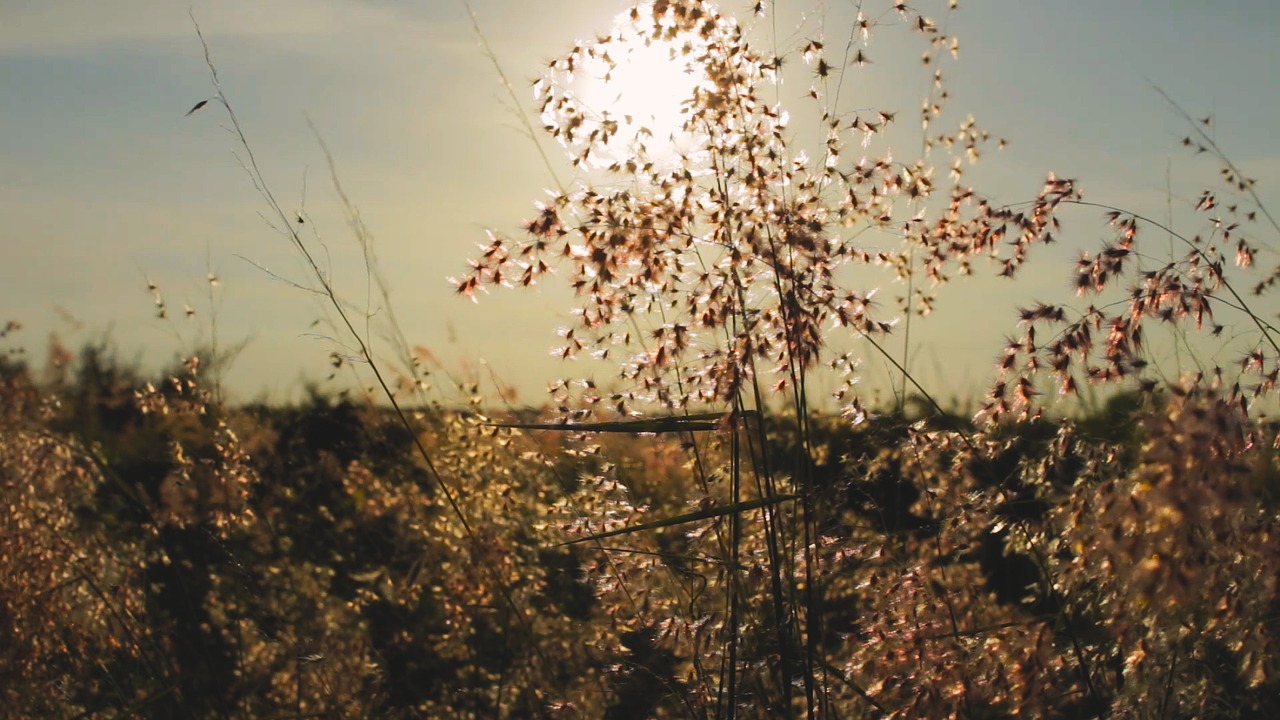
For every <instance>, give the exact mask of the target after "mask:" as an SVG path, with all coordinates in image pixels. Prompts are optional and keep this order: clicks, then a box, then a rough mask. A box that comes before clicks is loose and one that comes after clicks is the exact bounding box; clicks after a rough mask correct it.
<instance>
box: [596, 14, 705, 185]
mask: <svg viewBox="0 0 1280 720" xmlns="http://www.w3.org/2000/svg"><path fill="white" fill-rule="evenodd" d="M617 28H618V31H617V33H616V35H615V37H618V38H619V42H618V44H617V45H615V46H614V47H613V48H611V49H610V58H611V59H612V60H613V61H614V63H615V65H614V67H613V68H612V69H610V67H609V66H608V64H607V63H605V62H604V61H598V63H597V65H598V66H597V67H594V68H591V69H590V70H591V72H589V73H588V74H587V75H586V77H584V82H583V86H582V89H581V99H582V101H583V102H584V103H585V104H586V105H587V107H589V108H591V109H592V110H594V111H596V112H598V113H600V114H601V115H602V116H603V115H604V114H605V113H608V115H609V118H610V119H612V120H615V121H616V122H618V124H619V131H618V134H617V136H616V137H615V138H614V139H613V140H612V141H611V142H610V145H611V146H613V148H614V149H615V152H617V151H621V152H625V151H627V150H628V149H630V148H632V146H633V143H636V142H638V143H640V144H642V145H643V146H644V147H645V149H646V151H647V153H648V155H649V156H650V158H652V159H655V160H657V159H664V158H668V159H669V158H670V157H673V156H674V155H675V154H677V153H678V152H679V149H680V147H681V146H682V145H685V144H687V140H688V135H687V133H685V132H684V131H683V126H684V123H685V120H686V118H687V112H686V109H685V105H686V104H687V101H688V100H690V99H691V98H692V97H693V94H694V90H695V89H696V88H697V87H698V86H699V85H700V84H701V83H702V82H703V78H702V77H701V75H702V73H701V72H700V71H699V68H698V67H697V64H696V61H695V60H694V59H693V58H692V57H691V56H689V55H685V54H682V53H681V52H680V50H681V46H680V45H679V44H677V43H674V42H670V41H667V40H649V41H648V42H646V41H645V39H644V38H642V37H640V36H639V35H640V34H639V33H638V32H637V31H636V30H635V28H634V25H633V23H632V21H631V20H630V19H629V18H628V17H627V16H626V15H625V14H624V15H621V16H619V18H618V20H617Z"/></svg>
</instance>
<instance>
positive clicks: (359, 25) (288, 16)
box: [0, 0, 424, 56]
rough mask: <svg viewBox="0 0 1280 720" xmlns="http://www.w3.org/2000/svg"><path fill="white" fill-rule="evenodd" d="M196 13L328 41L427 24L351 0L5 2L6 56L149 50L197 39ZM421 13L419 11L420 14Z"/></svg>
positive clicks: (214, 25)
mask: <svg viewBox="0 0 1280 720" xmlns="http://www.w3.org/2000/svg"><path fill="white" fill-rule="evenodd" d="M189 11H190V12H191V13H192V14H194V15H195V17H196V19H197V20H198V21H199V22H200V26H201V28H202V29H203V31H204V32H205V34H206V35H208V36H224V37H225V36H228V35H231V36H237V35H238V36H247V37H259V38H263V39H285V38H289V39H292V40H326V39H332V38H335V37H338V36H343V35H350V33H352V32H353V31H354V32H361V31H369V32H373V31H378V30H386V29H388V28H400V29H403V27H404V25H405V23H420V22H422V21H423V19H424V18H422V17H415V16H414V14H413V13H412V12H411V10H409V9H406V8H400V7H397V6H395V5H393V4H389V3H385V2H369V1H367V0H366V1H363V2H352V1H351V0H271V1H270V2H262V1H261V0H217V1H216V2H214V1H213V0H198V1H197V2H194V3H192V4H191V5H190V6H188V5H186V4H183V3H180V2H174V1H173V0H113V1H112V2H97V1H96V0H0V56H4V55H8V56H50V55H54V56H56V55H79V54H85V53H89V52H94V51H100V50H104V49H112V48H120V47H128V48H134V49H146V48H149V47H164V46H168V45H171V44H173V43H178V42H181V43H187V42H189V41H190V38H191V32H192V27H191V17H190V16H189V14H188V12H189ZM421 12H422V11H419V13H421Z"/></svg>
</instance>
